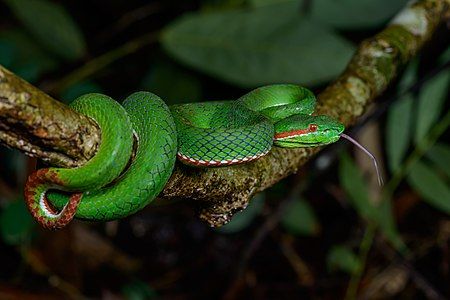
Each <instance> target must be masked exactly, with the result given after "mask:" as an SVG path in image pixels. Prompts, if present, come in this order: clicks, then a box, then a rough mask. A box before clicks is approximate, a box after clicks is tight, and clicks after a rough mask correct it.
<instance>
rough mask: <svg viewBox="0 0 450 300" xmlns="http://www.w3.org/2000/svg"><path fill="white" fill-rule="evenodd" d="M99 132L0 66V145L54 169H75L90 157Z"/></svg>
mask: <svg viewBox="0 0 450 300" xmlns="http://www.w3.org/2000/svg"><path fill="white" fill-rule="evenodd" d="M99 141H100V130H99V128H98V127H97V124H96V123H95V122H94V121H92V120H91V119H89V118H87V117H85V116H83V115H80V114H78V113H77V112H75V111H73V110H71V109H70V108H69V107H68V106H66V105H64V104H63V103H61V102H58V101H56V100H54V99H53V98H51V97H50V96H48V95H47V94H45V93H44V92H42V91H40V90H39V89H37V88H36V87H34V86H32V85H31V84H29V83H28V82H26V81H24V80H22V79H21V78H19V77H17V76H16V75H14V74H13V73H11V72H10V71H8V70H6V69H5V68H3V67H2V66H1V65H0V142H2V143H3V144H6V145H7V146H9V147H12V148H16V149H19V150H21V151H23V152H25V154H27V155H29V156H33V157H38V158H40V159H42V160H43V161H46V162H48V163H51V164H53V165H57V166H65V167H76V166H79V165H82V164H83V163H85V162H86V161H87V160H88V159H89V158H91V157H92V156H93V155H94V154H95V151H96V149H97V145H98V143H99Z"/></svg>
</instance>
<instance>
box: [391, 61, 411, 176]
mask: <svg viewBox="0 0 450 300" xmlns="http://www.w3.org/2000/svg"><path fill="white" fill-rule="evenodd" d="M417 66H418V63H417V60H416V61H414V62H413V63H411V64H410V65H409V66H408V68H407V69H406V71H405V73H404V74H403V78H402V80H401V81H400V83H399V85H398V90H399V92H402V91H404V90H405V89H407V88H409V87H410V86H411V85H412V84H413V83H414V82H415V81H416V80H417ZM413 109H414V98H413V95H412V94H411V93H408V94H407V95H405V96H403V97H402V98H400V99H399V100H398V101H396V102H394V104H392V105H391V107H390V109H389V113H388V115H387V123H386V152H387V157H388V162H389V168H390V169H391V171H392V172H394V171H395V170H396V169H398V168H399V167H400V165H401V163H402V161H403V159H404V157H405V154H406V152H407V150H408V147H409V146H410V145H411V137H412V132H411V124H412V120H413V119H412V118H413Z"/></svg>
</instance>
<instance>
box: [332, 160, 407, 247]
mask: <svg viewBox="0 0 450 300" xmlns="http://www.w3.org/2000/svg"><path fill="white" fill-rule="evenodd" d="M339 179H340V182H341V184H342V186H343V188H344V190H345V191H346V193H347V194H348V196H349V200H350V204H351V205H352V206H353V207H354V208H355V209H356V211H357V212H358V214H359V215H360V216H361V217H362V218H364V219H366V220H368V221H370V222H374V223H375V224H377V225H378V226H379V227H380V228H381V230H382V232H383V234H384V235H385V237H386V238H387V239H389V241H390V242H391V243H392V244H393V245H394V246H395V247H396V248H397V249H399V250H403V248H404V246H405V245H404V244H403V242H402V240H401V237H400V234H399V233H398V230H397V228H396V224H395V220H394V216H393V215H392V207H391V200H390V199H383V201H382V202H381V203H380V205H379V206H375V205H373V204H372V203H370V201H369V194H368V188H367V183H366V181H365V180H364V178H363V176H362V174H361V172H360V171H359V169H358V168H357V166H356V165H355V163H354V162H353V160H352V159H351V158H350V157H349V155H348V154H346V153H343V155H342V156H341V160H340V164H339Z"/></svg>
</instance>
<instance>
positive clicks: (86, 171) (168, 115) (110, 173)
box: [25, 84, 344, 229]
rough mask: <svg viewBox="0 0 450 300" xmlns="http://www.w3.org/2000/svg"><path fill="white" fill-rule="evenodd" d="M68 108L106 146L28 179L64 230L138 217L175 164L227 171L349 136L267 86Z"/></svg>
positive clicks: (285, 90)
mask: <svg viewBox="0 0 450 300" xmlns="http://www.w3.org/2000/svg"><path fill="white" fill-rule="evenodd" d="M71 106H72V108H73V109H75V110H77V111H78V112H80V113H82V114H85V115H87V116H89V117H91V118H92V119H93V120H94V121H96V122H97V123H98V125H99V126H100V128H101V131H102V138H101V144H100V146H99V149H98V151H97V153H96V155H95V156H94V157H93V158H92V159H91V160H89V162H88V163H86V164H85V165H83V166H81V167H79V168H74V169H62V168H45V169H40V170H38V171H36V172H35V173H33V174H32V175H30V176H29V178H28V181H27V183H26V187H25V200H26V202H27V205H28V208H29V210H30V211H31V213H32V215H33V216H34V217H35V219H36V220H37V221H38V222H39V223H40V224H41V225H43V226H44V227H46V228H52V229H53V228H61V227H63V226H65V225H66V224H68V223H69V222H70V221H71V219H72V218H73V217H77V218H80V219H86V220H95V221H106V220H112V219H118V218H123V217H126V216H128V215H130V214H133V213H135V212H136V211H138V210H140V209H142V208H143V207H144V206H146V205H147V204H148V203H149V202H150V201H152V200H153V199H154V198H156V196H157V195H158V194H159V193H160V192H161V190H162V189H163V187H164V185H165V183H166V182H167V181H168V179H169V177H170V175H171V173H172V170H173V167H174V163H175V159H176V157H178V159H179V160H180V161H181V162H182V163H184V164H187V165H191V166H197V167H216V166H228V165H233V164H238V163H246V162H249V161H252V160H255V159H257V158H260V157H262V156H264V155H266V154H267V153H268V152H269V151H270V149H271V147H272V145H273V144H275V145H277V146H281V147H311V146H317V145H324V144H328V143H332V142H334V141H336V140H337V139H339V135H340V134H341V133H342V131H343V130H344V126H343V125H342V124H341V123H339V122H337V121H335V120H333V119H332V118H330V117H327V116H312V115H311V114H312V113H313V112H314V108H315V97H314V95H313V94H312V93H311V92H310V91H309V90H307V89H305V88H303V87H300V86H297V85H288V84H284V85H271V86H264V87H261V88H258V89H256V90H253V91H251V92H250V93H248V94H246V95H244V96H243V97H241V98H239V99H237V100H235V101H216V102H203V103H192V104H183V105H174V106H171V107H170V108H168V107H167V106H166V104H165V103H164V102H163V101H162V100H161V99H160V98H159V97H158V96H156V95H154V94H152V93H149V92H137V93H134V94H132V95H130V96H129V97H128V98H127V99H126V100H125V101H124V103H123V108H122V107H121V106H120V105H119V104H117V103H116V102H115V101H114V100H112V99H110V98H109V97H107V96H104V95H101V94H87V95H84V96H82V97H80V98H79V99H77V100H76V101H74V103H73V104H72V105H71ZM133 136H134V137H135V138H134V141H135V142H134V145H135V147H134V155H131V153H132V147H133ZM131 156H133V157H132V159H130V157H131ZM127 164H128V165H127ZM55 189H56V190H58V191H54V190H55ZM50 190H51V191H50ZM61 191H65V192H70V193H69V194H67V193H63V192H61Z"/></svg>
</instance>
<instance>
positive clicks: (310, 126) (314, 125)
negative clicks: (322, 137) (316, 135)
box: [309, 124, 317, 132]
mask: <svg viewBox="0 0 450 300" xmlns="http://www.w3.org/2000/svg"><path fill="white" fill-rule="evenodd" d="M309 131H310V132H314V131H317V125H316V124H309Z"/></svg>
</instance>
